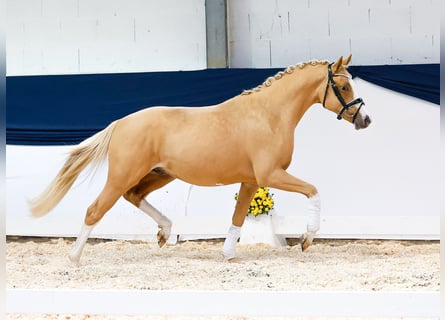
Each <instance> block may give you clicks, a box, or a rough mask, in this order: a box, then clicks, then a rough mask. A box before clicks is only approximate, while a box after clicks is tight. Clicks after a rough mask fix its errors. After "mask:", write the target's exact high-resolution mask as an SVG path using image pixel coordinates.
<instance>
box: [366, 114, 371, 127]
mask: <svg viewBox="0 0 445 320" xmlns="http://www.w3.org/2000/svg"><path fill="white" fill-rule="evenodd" d="M370 123H371V118H370V117H369V116H366V117H365V124H366V126H369V124H370Z"/></svg>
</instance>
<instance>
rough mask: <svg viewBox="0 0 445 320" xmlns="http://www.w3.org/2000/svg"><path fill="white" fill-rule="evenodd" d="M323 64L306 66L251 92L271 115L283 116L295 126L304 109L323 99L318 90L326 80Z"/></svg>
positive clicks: (281, 117)
mask: <svg viewBox="0 0 445 320" xmlns="http://www.w3.org/2000/svg"><path fill="white" fill-rule="evenodd" d="M322 69H323V66H321V65H320V66H306V67H305V68H303V69H296V70H295V71H294V72H293V73H292V74H288V75H285V76H283V78H281V79H279V80H274V81H273V82H272V85H271V86H269V87H266V88H262V89H261V91H260V92H256V93H252V94H251V98H252V99H257V104H262V105H264V106H265V108H266V109H267V111H268V112H269V113H270V115H271V118H273V119H280V120H281V121H282V122H283V124H284V123H287V124H289V125H291V126H293V127H294V128H295V127H296V126H297V124H298V122H299V121H300V120H301V118H302V117H303V115H304V114H305V112H306V111H307V110H308V109H309V108H310V107H311V106H312V105H314V104H315V103H318V102H320V97H319V91H320V86H321V84H322V82H323V80H324V77H325V72H323V70H322Z"/></svg>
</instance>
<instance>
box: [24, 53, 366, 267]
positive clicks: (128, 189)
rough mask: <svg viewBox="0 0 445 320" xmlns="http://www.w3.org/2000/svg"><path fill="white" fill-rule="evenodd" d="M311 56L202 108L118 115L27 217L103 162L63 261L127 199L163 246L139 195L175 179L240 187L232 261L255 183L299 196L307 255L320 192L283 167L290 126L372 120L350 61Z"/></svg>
mask: <svg viewBox="0 0 445 320" xmlns="http://www.w3.org/2000/svg"><path fill="white" fill-rule="evenodd" d="M351 57H352V56H351V55H349V56H348V57H347V58H345V59H344V58H343V56H340V57H339V58H338V60H337V61H336V62H332V63H329V62H328V61H326V60H323V61H319V60H311V61H308V62H303V63H298V64H295V65H291V66H289V67H287V68H286V69H284V70H283V71H280V72H278V73H277V74H275V75H274V76H271V77H269V78H267V79H266V80H265V81H264V82H263V83H262V84H260V85H258V86H257V87H255V88H253V89H249V90H244V91H242V92H241V93H240V94H238V95H236V96H234V97H232V98H230V99H228V100H226V101H224V102H222V103H219V104H216V105H212V106H205V107H200V108H190V107H167V106H155V107H148V108H145V109H142V110H139V111H136V112H134V113H131V114H129V115H127V116H124V117H122V118H120V119H118V120H116V121H113V122H112V123H111V124H109V125H108V126H107V127H106V128H105V129H103V130H102V131H100V132H98V133H96V134H95V135H93V136H91V137H89V138H87V139H86V140H84V141H82V142H81V143H80V144H78V145H76V146H74V147H73V148H72V150H71V151H70V153H69V155H68V158H67V160H66V162H65V163H64V164H63V166H62V168H61V169H60V171H59V172H58V174H57V175H56V177H55V178H54V180H53V181H52V182H51V183H50V184H49V185H48V186H47V188H46V189H45V190H44V191H43V192H42V193H41V194H40V195H39V196H37V197H35V198H34V199H31V200H29V208H30V211H31V214H32V215H33V216H35V217H40V216H43V215H45V214H47V213H48V212H49V211H51V210H52V209H53V208H54V207H55V206H56V205H57V204H58V203H59V202H60V200H61V199H62V198H63V197H64V196H65V195H66V193H67V192H68V191H69V189H70V188H71V186H72V185H73V183H74V181H75V180H76V179H77V177H78V176H79V174H80V172H81V171H83V169H85V168H86V167H87V166H88V165H90V166H91V167H92V168H97V166H99V164H100V163H101V162H102V161H105V160H106V159H108V175H107V179H106V182H105V185H104V187H103V189H102V191H101V192H100V194H99V195H98V196H97V198H96V199H95V201H94V202H93V203H92V204H91V205H90V206H89V207H88V209H87V211H86V215H85V219H84V223H83V225H82V227H81V230H80V233H79V235H78V237H77V239H76V241H75V242H74V244H73V246H72V249H71V251H70V254H69V258H70V260H71V261H72V262H74V263H79V261H80V257H81V254H82V250H83V248H84V246H85V244H86V242H87V240H88V237H89V235H90V233H91V231H92V229H93V228H94V226H95V225H97V223H98V222H99V221H100V220H101V219H102V217H103V216H104V215H105V213H106V212H107V211H108V210H109V209H110V208H111V207H112V206H113V205H114V204H115V203H116V201H117V200H118V199H119V198H120V197H124V198H125V199H126V200H127V201H129V202H130V203H132V204H133V205H134V206H136V207H137V208H139V209H140V210H142V211H143V212H145V213H146V214H147V215H149V216H150V217H152V218H153V219H154V221H155V222H156V223H157V224H158V227H159V230H158V233H157V240H158V244H159V246H160V247H162V246H164V245H165V243H166V242H167V240H168V238H169V236H170V232H171V226H172V222H171V220H170V219H169V218H167V217H166V216H165V215H163V214H162V213H161V212H159V211H158V210H157V209H156V208H155V207H153V206H152V205H151V204H150V203H149V202H148V201H147V200H146V197H147V196H148V195H149V194H150V193H151V192H153V191H155V190H157V189H159V188H161V187H163V186H165V185H167V184H168V183H170V182H172V181H173V180H175V179H180V180H182V181H185V182H187V183H190V184H194V185H199V186H218V185H228V184H234V183H240V189H239V192H238V195H239V196H238V199H237V202H236V206H235V210H234V212H233V215H232V223H231V225H230V227H229V230H228V233H227V235H226V238H225V241H224V244H223V246H222V253H223V256H224V257H225V259H227V260H228V261H232V260H233V259H234V258H235V257H236V243H237V241H238V239H239V236H240V231H241V227H242V225H243V223H244V219H245V217H246V212H247V210H248V207H249V204H250V202H251V200H252V198H253V196H254V194H255V192H256V190H257V189H258V188H259V187H260V186H268V187H271V188H276V189H280V190H285V191H289V192H296V193H300V194H303V195H304V196H306V197H307V199H308V208H307V228H306V229H307V230H306V232H305V233H304V234H303V235H302V236H301V248H302V250H303V251H305V250H306V249H307V248H308V247H309V246H310V245H311V243H312V242H313V239H314V237H315V235H316V232H317V231H318V230H319V228H320V209H321V205H320V196H319V194H318V191H317V188H316V187H315V186H314V185H312V184H310V183H308V182H305V181H303V180H301V179H298V178H296V177H294V176H293V175H291V174H290V173H288V172H287V171H286V169H287V168H288V166H289V165H290V163H291V158H292V153H293V146H294V130H295V128H296V126H297V125H298V123H299V121H300V119H301V118H302V117H303V115H304V113H305V112H306V111H307V110H308V109H309V107H310V106H312V105H315V104H320V103H321V104H322V105H323V107H324V108H326V109H327V110H330V111H332V112H334V113H335V114H337V119H339V120H341V119H344V120H346V121H347V122H350V123H351V124H353V125H354V126H355V129H357V130H358V129H364V128H366V127H368V126H369V125H370V123H371V118H370V116H369V115H368V113H367V112H366V110H365V107H364V101H363V99H362V98H360V97H358V96H357V95H356V92H355V91H354V87H353V81H352V77H351V75H350V73H349V72H348V71H347V67H348V65H349V63H350V61H351Z"/></svg>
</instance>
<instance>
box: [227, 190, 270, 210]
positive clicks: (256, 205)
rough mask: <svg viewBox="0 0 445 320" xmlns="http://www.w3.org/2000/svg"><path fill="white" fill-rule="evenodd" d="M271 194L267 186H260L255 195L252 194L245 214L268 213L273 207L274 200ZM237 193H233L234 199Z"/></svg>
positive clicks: (237, 196)
mask: <svg viewBox="0 0 445 320" xmlns="http://www.w3.org/2000/svg"><path fill="white" fill-rule="evenodd" d="M272 196H273V194H271V193H270V192H269V188H268V187H260V188H259V189H258V190H257V191H256V193H255V195H254V196H253V199H252V201H251V202H250V206H249V209H248V211H247V214H253V215H254V216H258V215H260V214H269V211H270V210H272V209H273V207H274V200H273V198H272ZM238 198H239V195H238V193H236V194H235V200H237V201H238Z"/></svg>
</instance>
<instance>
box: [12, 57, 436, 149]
mask: <svg viewBox="0 0 445 320" xmlns="http://www.w3.org/2000/svg"><path fill="white" fill-rule="evenodd" d="M280 70H282V68H279V69H206V70H199V71H175V72H147V73H118V74H82V75H49V76H9V77H7V78H6V99H7V100H6V103H7V107H6V142H7V144H18V145H64V144H77V143H79V142H80V141H82V140H84V139H85V138H87V137H89V136H91V135H92V134H94V133H95V132H97V131H99V130H101V129H103V128H105V127H106V126H107V125H108V124H109V123H110V122H112V121H114V120H116V119H119V118H121V117H123V116H126V115H128V114H130V113H132V112H135V111H137V110H140V109H143V108H146V107H150V106H159V105H164V106H196V107H199V106H206V105H213V104H217V103H220V102H222V101H224V100H227V99H229V98H231V97H233V96H235V95H237V94H239V93H241V92H242V90H244V89H250V88H253V87H255V86H257V85H258V84H260V83H262V82H263V81H264V80H265V79H266V78H267V77H268V76H271V75H274V74H275V73H277V72H278V71H280ZM349 71H350V72H351V74H352V75H353V76H358V77H360V78H362V79H363V80H366V81H369V82H372V83H375V84H377V85H380V86H383V87H385V88H388V89H391V90H395V91H398V92H402V93H405V94H408V95H411V96H414V97H417V98H420V99H424V100H427V101H430V102H433V103H436V104H439V101H440V93H439V92H440V89H439V79H440V65H439V64H430V65H425V64H422V65H393V66H351V67H350V68H349Z"/></svg>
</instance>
